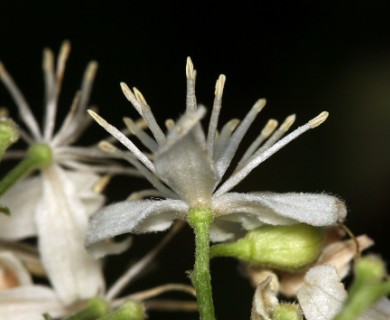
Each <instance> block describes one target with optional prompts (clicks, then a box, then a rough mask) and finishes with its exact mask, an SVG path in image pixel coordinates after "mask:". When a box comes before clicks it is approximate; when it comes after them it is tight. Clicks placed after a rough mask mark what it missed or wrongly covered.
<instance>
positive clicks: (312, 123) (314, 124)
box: [309, 111, 329, 129]
mask: <svg viewBox="0 0 390 320" xmlns="http://www.w3.org/2000/svg"><path fill="white" fill-rule="evenodd" d="M328 116H329V112H327V111H323V112H321V113H320V114H319V115H318V116H317V117H315V118H314V119H313V120H310V121H309V126H310V127H311V128H312V129H314V128H316V127H318V126H319V125H320V124H322V123H323V122H324V121H325V120H326V119H327V118H328Z"/></svg>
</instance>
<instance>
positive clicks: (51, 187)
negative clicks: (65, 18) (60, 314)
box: [0, 42, 134, 304]
mask: <svg viewBox="0 0 390 320" xmlns="http://www.w3.org/2000/svg"><path fill="white" fill-rule="evenodd" d="M69 52H70V44H69V43H68V42H64V43H63V45H62V47H61V50H60V53H59V56H58V60H57V62H56V67H54V56H53V53H52V51H51V50H49V49H45V50H44V58H43V71H44V79H45V107H44V120H43V127H42V129H41V128H40V127H39V126H38V123H37V121H36V119H35V117H34V115H33V113H32V110H33V109H32V108H30V106H29V105H28V103H27V101H26V100H25V98H24V96H23V94H22V93H21V91H20V90H19V88H18V87H17V86H16V84H15V83H14V81H13V79H12V78H11V76H10V75H9V74H8V72H7V71H6V69H5V67H4V66H3V64H1V63H0V79H1V80H2V82H3V83H4V85H5V86H6V87H7V89H8V91H9V92H10V94H11V96H12V97H13V99H14V100H15V103H16V106H17V108H18V111H19V114H20V116H21V119H22V120H23V122H24V125H25V126H26V128H27V131H24V130H23V129H22V128H20V132H21V137H22V139H23V140H25V141H26V142H27V144H28V145H30V146H31V145H33V146H34V145H36V144H43V145H46V146H47V147H48V148H49V150H50V151H51V155H52V160H51V164H50V165H48V166H47V167H45V168H43V169H42V170H40V172H39V174H38V175H35V176H32V177H28V178H26V179H23V180H21V181H19V182H17V183H16V184H15V185H14V186H13V187H12V188H11V189H10V190H9V191H8V192H7V193H6V194H5V195H4V196H3V197H2V198H1V201H2V203H4V204H5V205H7V206H8V207H9V208H10V209H11V212H12V215H11V216H10V217H8V216H4V215H0V239H3V240H7V241H16V240H20V239H24V238H27V237H32V236H36V237H37V238H38V245H39V253H40V255H41V259H42V262H43V265H44V268H45V270H46V272H47V275H48V277H49V279H50V282H51V284H52V285H53V287H54V289H55V290H56V292H57V294H58V297H59V298H60V300H61V301H62V302H63V303H65V304H71V303H73V302H74V301H76V300H79V299H85V298H89V297H92V296H94V295H96V294H98V293H99V292H101V291H102V290H103V289H104V281H103V277H102V270H101V265H100V262H99V261H96V260H95V259H93V258H92V257H91V256H90V255H89V254H88V252H87V251H86V250H85V248H84V237H85V233H86V230H87V225H88V218H89V216H90V215H91V214H92V213H93V212H95V211H96V210H97V209H99V208H100V207H101V206H102V204H103V202H104V197H103V196H102V195H101V194H99V193H98V192H94V191H93V186H94V185H95V184H96V183H97V182H98V180H99V179H100V177H99V175H98V174H97V173H98V172H100V171H104V172H107V171H108V172H110V171H111V172H113V171H115V170H119V169H120V168H119V167H118V166H115V165H107V164H106V162H105V161H106V160H105V159H106V158H107V155H104V154H103V152H101V151H100V150H99V149H98V148H96V147H88V148H87V147H85V148H83V147H77V146H72V145H71V144H73V143H74V142H75V141H76V140H77V138H78V137H79V136H80V135H81V134H82V133H83V131H84V130H85V129H86V127H87V126H88V124H89V123H91V120H90V117H89V116H88V114H87V113H86V108H87V103H88V100H89V95H90V92H91V88H92V84H93V80H94V77H95V73H96V70H97V63H96V62H91V63H89V65H88V66H87V69H86V71H85V74H84V78H83V81H82V84H81V89H80V91H79V92H78V93H77V94H76V96H75V98H74V100H73V103H72V105H71V107H70V110H69V112H68V114H67V115H66V117H65V119H64V121H63V123H62V124H61V126H59V129H58V131H57V132H56V133H54V128H55V121H56V113H57V105H58V98H59V95H60V91H61V84H62V80H63V75H64V70H65V64H66V61H67V58H68V55H69ZM24 154H25V152H24V153H23V152H20V151H14V150H11V151H9V152H8V153H7V155H6V157H11V158H12V157H20V156H23V155H24ZM91 161H94V162H93V163H92V162H91ZM133 171H134V170H133Z"/></svg>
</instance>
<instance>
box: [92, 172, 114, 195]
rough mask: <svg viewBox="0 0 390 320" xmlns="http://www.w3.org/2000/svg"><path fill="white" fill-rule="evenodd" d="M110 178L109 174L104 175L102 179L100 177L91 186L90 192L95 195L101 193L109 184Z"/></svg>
mask: <svg viewBox="0 0 390 320" xmlns="http://www.w3.org/2000/svg"><path fill="white" fill-rule="evenodd" d="M111 178H112V175H111V174H106V175H104V176H103V177H101V178H100V179H99V180H98V181H97V182H96V183H95V185H94V186H93V188H92V190H93V192H96V193H102V192H103V191H104V190H105V189H106V188H107V185H108V184H109V183H110V181H111Z"/></svg>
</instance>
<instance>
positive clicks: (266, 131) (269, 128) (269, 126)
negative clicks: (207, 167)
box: [235, 119, 278, 171]
mask: <svg viewBox="0 0 390 320" xmlns="http://www.w3.org/2000/svg"><path fill="white" fill-rule="evenodd" d="M277 126H278V121H276V120H275V119H270V120H268V122H267V123H266V125H265V126H264V128H263V129H262V130H261V132H260V134H259V135H258V137H257V138H256V139H255V140H254V141H253V142H252V144H251V145H250V146H249V148H248V149H247V150H246V152H245V153H244V155H243V156H242V158H241V160H240V161H239V162H238V164H237V167H236V169H235V171H238V170H239V169H241V168H242V167H243V166H244V164H245V162H246V161H247V160H248V159H249V158H250V157H251V156H252V155H253V154H254V153H255V151H256V150H257V148H258V147H259V146H260V145H261V144H262V143H263V142H264V141H265V140H266V139H268V137H269V136H270V135H271V134H272V133H273V132H274V131H275V129H276V127H277Z"/></svg>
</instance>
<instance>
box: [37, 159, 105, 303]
mask: <svg viewBox="0 0 390 320" xmlns="http://www.w3.org/2000/svg"><path fill="white" fill-rule="evenodd" d="M42 177H43V179H42V181H43V188H42V189H43V195H42V198H41V201H40V203H39V205H38V206H37V209H36V214H35V218H36V224H37V230H38V239H39V251H40V254H41V258H42V261H43V265H44V266H45V269H46V271H47V273H48V276H49V278H50V281H51V283H52V285H53V287H54V288H55V290H56V292H57V294H58V296H59V298H60V299H61V301H63V302H64V303H65V304H70V303H72V302H74V301H76V300H82V299H86V298H90V297H92V296H94V295H96V294H98V292H100V291H101V290H103V287H104V285H103V277H102V273H101V268H100V263H99V262H98V261H96V260H95V259H93V258H92V257H91V256H90V255H89V253H88V252H87V251H86V249H85V248H84V245H83V244H84V236H85V233H86V229H87V224H88V213H87V210H86V208H85V206H84V205H83V204H82V202H81V200H80V197H79V194H78V190H77V188H76V186H75V185H74V184H73V182H72V180H70V179H69V177H68V176H67V174H66V172H65V171H64V170H63V169H61V168H60V167H59V166H56V165H53V166H50V167H48V168H46V169H44V170H43V171H42Z"/></svg>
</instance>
